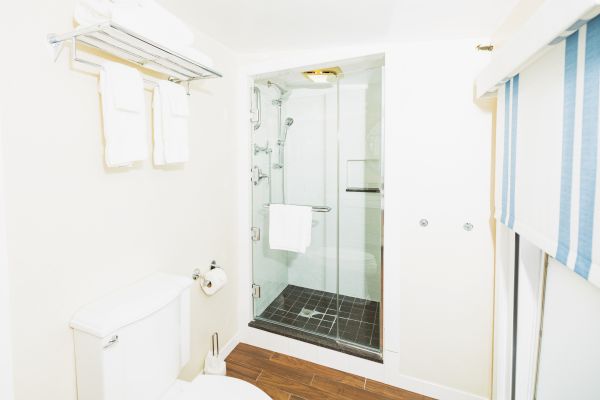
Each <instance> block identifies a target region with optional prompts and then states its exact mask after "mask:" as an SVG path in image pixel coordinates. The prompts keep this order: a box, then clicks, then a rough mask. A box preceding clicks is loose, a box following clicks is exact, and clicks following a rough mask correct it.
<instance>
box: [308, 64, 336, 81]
mask: <svg viewBox="0 0 600 400" xmlns="http://www.w3.org/2000/svg"><path fill="white" fill-rule="evenodd" d="M302 74H303V75H304V76H305V77H306V78H307V79H310V80H311V81H313V82H315V83H333V82H335V81H336V79H337V78H338V76H340V75H342V69H341V68H340V67H331V68H322V69H315V70H312V71H304V72H303V73H302Z"/></svg>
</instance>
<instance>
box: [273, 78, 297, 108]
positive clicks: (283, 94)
mask: <svg viewBox="0 0 600 400" xmlns="http://www.w3.org/2000/svg"><path fill="white" fill-rule="evenodd" d="M271 86H274V87H275V88H276V89H277V90H278V91H279V98H278V99H275V100H273V105H274V106H279V107H281V103H282V102H284V101H286V100H287V99H288V98H289V97H290V95H291V94H292V91H291V90H287V89H285V88H284V87H283V86H281V85H279V84H278V83H275V82H272V81H267V87H271Z"/></svg>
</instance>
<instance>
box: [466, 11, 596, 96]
mask: <svg viewBox="0 0 600 400" xmlns="http://www.w3.org/2000/svg"><path fill="white" fill-rule="evenodd" d="M599 7H600V0H569V1H568V2H566V1H565V0H546V1H544V2H543V4H542V5H540V7H539V9H538V10H537V11H536V13H535V14H534V15H533V16H532V17H531V18H530V19H529V21H527V23H525V24H524V25H523V27H522V28H521V29H519V30H518V31H517V32H516V33H515V34H514V35H513V37H512V38H511V39H510V40H508V41H507V43H506V44H505V45H504V46H502V47H501V48H499V49H498V50H496V51H494V53H493V54H492V59H491V62H490V64H489V65H488V66H487V68H486V69H484V70H483V72H482V73H481V74H480V75H479V77H478V78H477V80H476V87H477V97H478V98H479V97H482V96H485V95H486V94H489V93H491V92H495V91H496V89H497V85H498V84H499V83H501V82H503V81H504V80H505V79H506V78H510V77H512V76H514V75H516V74H517V73H519V72H520V71H522V70H523V69H524V68H526V67H527V65H529V64H530V63H532V62H534V61H535V60H536V59H538V58H539V57H541V56H542V55H543V54H544V52H545V51H546V50H547V49H548V48H549V47H548V44H549V43H550V42H552V41H553V40H554V39H556V38H557V37H559V36H562V35H564V33H565V32H566V31H567V29H568V28H569V27H571V26H572V25H573V24H574V23H575V22H577V21H578V20H579V19H590V18H592V17H593V16H595V15H596V14H598V12H599V11H600V9H599Z"/></svg>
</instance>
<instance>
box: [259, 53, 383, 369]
mask: <svg viewBox="0 0 600 400" xmlns="http://www.w3.org/2000/svg"><path fill="white" fill-rule="evenodd" d="M327 67H329V68H323V69H318V68H317V69H316V72H315V69H314V68H313V69H311V70H310V72H307V71H306V70H305V69H295V70H289V71H280V72H277V73H273V74H266V75H263V76H257V77H254V87H253V89H252V96H253V101H252V104H253V109H254V110H255V113H254V115H255V118H254V120H253V121H252V122H251V125H252V127H251V131H252V149H251V152H252V181H253V186H252V188H253V192H252V226H253V228H252V230H253V242H252V258H253V260H252V262H253V284H254V286H253V288H254V290H253V293H254V320H253V321H252V322H251V323H250V325H251V326H253V327H256V328H259V329H264V330H268V331H270V332H274V333H277V334H281V335H285V336H288V337H293V338H296V339H299V340H303V341H307V342H310V343H314V344H317V345H320V346H323V347H327V348H331V349H334V350H339V351H343V352H346V353H351V354H355V355H357V356H361V357H364V358H369V359H373V360H377V361H379V360H381V348H382V347H381V346H382V322H381V320H382V319H381V316H382V304H383V303H382V299H383V293H382V250H383V249H382V228H383V173H382V171H383V153H382V144H383V125H382V121H383V90H382V88H383V85H382V84H383V71H384V67H383V58H382V57H369V58H364V59H354V60H347V61H340V62H337V63H333V65H331V63H330V64H328V65H327ZM327 71H334V72H332V73H326V72H327ZM311 72H312V73H313V74H312V75H311ZM313 75H321V76H317V77H316V78H315V77H314V76H313ZM271 204H289V205H306V206H310V207H312V230H311V243H310V246H308V247H307V249H306V251H305V252H304V253H301V252H292V251H283V250H275V249H271V247H270V245H269V234H270V232H269V222H270V221H269V213H270V212H269V210H270V208H269V206H270V205H271Z"/></svg>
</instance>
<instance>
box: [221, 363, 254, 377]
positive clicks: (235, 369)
mask: <svg viewBox="0 0 600 400" xmlns="http://www.w3.org/2000/svg"><path fill="white" fill-rule="evenodd" d="M261 371H262V369H260V368H254V367H252V366H245V365H240V364H236V363H234V362H228V363H227V375H229V374H230V373H234V374H237V375H242V376H245V377H247V378H249V379H251V380H253V381H255V380H256V378H258V375H260V372H261Z"/></svg>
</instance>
